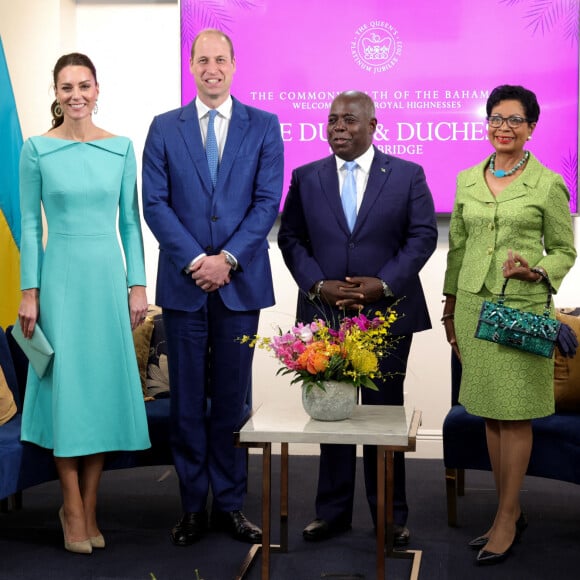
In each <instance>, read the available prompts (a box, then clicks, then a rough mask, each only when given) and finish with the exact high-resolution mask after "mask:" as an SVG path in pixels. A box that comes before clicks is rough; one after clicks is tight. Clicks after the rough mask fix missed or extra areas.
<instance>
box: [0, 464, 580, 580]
mask: <svg viewBox="0 0 580 580" xmlns="http://www.w3.org/2000/svg"><path fill="white" fill-rule="evenodd" d="M317 463H318V460H317V458H316V457H312V456H297V457H291V458H290V506H289V511H290V518H289V552H288V553H287V554H280V553H273V554H272V555H271V576H270V577H271V578H272V580H321V579H324V578H325V579H327V580H374V579H375V578H376V572H375V543H374V535H373V532H372V522H371V518H370V514H369V511H368V507H367V503H366V498H365V495H364V485H363V482H362V465H359V473H358V474H357V497H356V500H355V517H354V521H353V529H352V530H351V531H349V532H347V533H345V534H343V535H341V536H339V537H337V538H335V539H333V540H330V541H327V542H323V543H317V544H312V543H307V542H304V541H303V540H302V536H301V532H302V528H303V527H304V525H305V524H307V523H308V522H309V521H310V520H311V519H312V518H313V517H314V494H315V489H316V479H317V472H318V466H317ZM260 467H261V460H260V457H259V456H257V455H252V456H250V477H249V492H248V497H247V500H246V508H245V513H246V514H247V515H248V517H249V518H250V519H252V520H253V521H255V522H259V519H260V495H259V494H260V491H259V490H260V477H261V475H260ZM278 474H279V461H278V458H277V457H274V460H273V477H274V482H276V481H277V476H278ZM407 482H408V498H409V504H410V510H411V511H410V516H409V522H408V526H409V528H410V530H411V544H410V546H409V547H410V548H411V549H417V550H422V551H423V558H422V563H421V569H420V574H419V578H420V579H421V580H466V579H468V580H478V579H480V578H481V579H484V578H485V579H493V580H503V579H506V580H514V579H516V580H519V579H522V580H524V579H525V580H545V579H552V578H553V579H558V580H572V579H574V580H575V579H576V578H577V577H578V572H577V555H578V553H579V551H580V487H579V486H575V485H572V484H567V483H562V482H556V481H551V480H545V479H540V478H532V477H529V478H526V480H525V484H524V490H523V491H522V498H523V503H524V506H525V510H526V513H527V515H528V520H529V527H528V529H527V530H526V532H525V533H524V535H523V537H522V541H521V542H520V543H519V544H518V545H517V546H516V548H515V549H514V551H513V555H512V556H511V557H510V558H509V559H508V560H507V561H506V562H505V563H504V564H502V565H499V566H495V567H493V568H478V567H476V566H475V564H474V558H475V552H474V551H472V550H470V549H468V548H467V546H466V543H467V541H468V540H469V539H471V538H472V537H474V536H477V535H479V534H480V533H482V532H484V531H485V530H486V529H487V527H488V525H489V523H490V522H491V518H492V517H493V513H494V509H495V502H496V500H495V493H494V491H493V482H492V478H491V474H490V473H487V472H478V471H469V472H467V474H466V495H465V497H463V498H459V501H458V514H459V523H460V527H458V528H449V527H448V526H447V519H446V517H447V516H446V500H445V479H444V468H443V464H442V461H440V460H428V459H413V458H411V456H410V457H409V458H408V459H407ZM277 501H278V494H277V490H276V488H274V490H273V508H274V511H275V516H274V520H273V534H272V535H273V541H274V542H275V541H277V537H278V525H277V520H276V515H277ZM59 505H60V492H59V486H58V483H57V482H50V483H46V484H43V485H40V486H37V487H35V488H33V489H29V490H27V491H26V492H25V494H24V509H23V510H20V511H13V512H11V513H8V514H0V580H37V579H38V580H40V579H42V580H52V579H55V580H57V579H58V580H77V579H78V580H120V579H123V580H125V579H127V580H151V573H154V574H155V576H156V578H157V580H196V574H195V570H196V569H197V570H198V571H199V575H200V578H201V579H203V580H230V579H232V578H234V577H235V575H236V573H237V571H238V568H239V565H240V562H241V561H242V560H243V558H244V556H245V554H246V551H247V545H245V544H241V543H239V542H236V541H234V540H232V539H230V538H229V537H228V536H226V535H224V534H222V533H216V532H210V533H209V534H208V535H207V537H205V538H204V539H203V540H202V541H201V542H199V543H198V544H196V545H194V546H191V547H189V548H176V547H174V546H173V545H172V544H171V543H170V541H169V536H168V532H169V529H170V528H171V527H172V526H173V525H174V523H175V521H176V520H177V518H178V517H179V515H180V502H179V498H178V485H177V478H176V476H175V473H174V472H173V469H172V468H171V467H148V468H140V469H132V470H121V471H108V472H105V473H104V474H103V480H102V486H101V503H100V523H101V529H102V531H103V534H104V535H105V537H106V540H107V548H106V549H105V550H100V551H95V552H93V554H92V555H91V556H81V555H76V554H71V553H68V552H66V551H65V550H64V549H63V546H62V532H61V530H60V527H59V523H58V518H57V511H58V508H59ZM386 565H387V576H388V578H389V580H398V579H407V578H408V577H409V572H410V569H411V567H410V562H409V561H406V560H393V559H390V558H389V559H387V561H386ZM247 578H248V580H258V579H259V578H260V567H259V561H258V562H257V563H256V564H255V565H254V567H253V568H252V569H251V570H250V573H249V574H248V576H247Z"/></svg>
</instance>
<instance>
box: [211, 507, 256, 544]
mask: <svg viewBox="0 0 580 580" xmlns="http://www.w3.org/2000/svg"><path fill="white" fill-rule="evenodd" d="M211 525H212V528H213V529H214V530H220V531H224V532H228V533H229V534H230V535H231V536H232V538H234V539H236V540H239V541H240V542H247V543H248V544H261V543H262V530H261V529H260V528H259V527H258V526H256V525H255V524H253V523H252V522H251V521H249V520H248V519H247V518H246V516H245V515H244V514H243V513H242V512H241V511H240V510H235V511H233V512H218V511H216V512H213V513H212V515H211Z"/></svg>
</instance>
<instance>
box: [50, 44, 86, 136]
mask: <svg viewBox="0 0 580 580" xmlns="http://www.w3.org/2000/svg"><path fill="white" fill-rule="evenodd" d="M67 66H84V67H86V68H88V69H89V70H90V71H91V73H92V74H93V77H94V78H95V82H97V69H96V68H95V65H94V64H93V63H92V61H91V59H90V58H89V57H88V56H86V55H85V54H81V53H80V52H71V53H70V54H63V55H62V56H61V57H60V58H59V59H58V60H57V61H56V64H55V65H54V70H53V71H52V77H53V81H54V86H55V88H56V82H57V79H58V75H59V73H60V71H61V70H62V69H63V68H65V67H67ZM50 112H51V114H52V128H53V129H56V127H58V126H60V125H62V122H63V120H64V119H63V113H62V109H61V106H60V103H59V102H58V101H57V100H56V99H55V100H54V102H53V103H52V105H51V107H50Z"/></svg>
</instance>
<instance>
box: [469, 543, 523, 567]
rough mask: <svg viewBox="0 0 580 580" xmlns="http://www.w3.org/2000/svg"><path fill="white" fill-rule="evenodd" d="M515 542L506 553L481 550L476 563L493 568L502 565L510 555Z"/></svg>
mask: <svg viewBox="0 0 580 580" xmlns="http://www.w3.org/2000/svg"><path fill="white" fill-rule="evenodd" d="M514 541H515V540H514ZM513 545H514V542H512V543H511V544H510V546H509V548H508V549H507V550H506V551H505V552H501V553H499V554H498V553H496V552H488V551H487V550H484V549H483V548H482V549H481V550H479V552H478V554H477V557H476V558H475V563H476V564H478V565H479V566H492V565H493V564H501V563H502V562H504V561H505V559H506V558H507V557H508V556H509V555H510V553H511V550H512V547H513Z"/></svg>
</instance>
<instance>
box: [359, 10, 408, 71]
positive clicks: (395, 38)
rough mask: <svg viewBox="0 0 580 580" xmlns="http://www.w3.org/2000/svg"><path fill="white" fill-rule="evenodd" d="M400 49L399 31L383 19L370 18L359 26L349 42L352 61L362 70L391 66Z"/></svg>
mask: <svg viewBox="0 0 580 580" xmlns="http://www.w3.org/2000/svg"><path fill="white" fill-rule="evenodd" d="M402 50H403V43H402V42H401V40H400V38H399V31H398V30H397V29H396V28H395V27H394V26H392V25H391V24H389V23H388V22H385V21H384V20H372V21H371V22H369V23H368V24H363V25H362V26H359V28H358V29H357V30H356V32H355V37H354V39H353V40H352V42H351V54H352V57H353V59H354V61H355V62H356V63H357V64H358V65H359V66H360V67H361V68H362V69H363V70H366V71H368V72H372V73H379V72H385V71H388V70H390V69H391V68H393V67H394V66H395V65H396V64H397V62H398V61H399V57H400V56H401V53H402Z"/></svg>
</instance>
